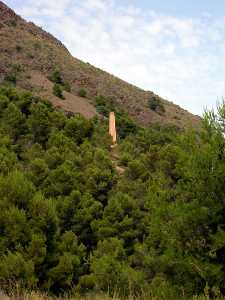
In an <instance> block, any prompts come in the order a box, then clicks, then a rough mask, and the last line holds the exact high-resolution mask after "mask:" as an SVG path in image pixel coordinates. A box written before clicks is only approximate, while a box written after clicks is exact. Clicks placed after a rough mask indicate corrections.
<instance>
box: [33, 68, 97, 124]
mask: <svg viewBox="0 0 225 300" xmlns="http://www.w3.org/2000/svg"><path fill="white" fill-rule="evenodd" d="M29 83H30V84H31V85H32V87H33V89H34V90H36V91H39V92H37V93H38V94H39V95H40V96H41V97H43V98H46V99H49V100H50V101H51V102H52V103H53V105H54V106H55V107H56V108H61V109H63V110H64V111H66V112H73V113H80V114H82V115H83V116H85V117H86V118H88V119H90V118H92V117H94V116H95V115H97V112H96V109H95V107H94V106H93V105H92V104H91V103H90V102H89V101H88V100H87V99H85V98H82V97H78V96H75V95H73V94H71V93H68V92H66V91H64V92H63V96H64V98H65V99H60V98H58V97H56V96H54V95H53V94H52V90H53V83H52V82H51V81H49V80H48V79H47V78H46V77H45V76H43V75H42V74H41V73H39V72H37V71H33V72H31V75H30V78H29Z"/></svg>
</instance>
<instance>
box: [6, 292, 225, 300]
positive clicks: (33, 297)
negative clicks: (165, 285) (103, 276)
mask: <svg viewBox="0 0 225 300" xmlns="http://www.w3.org/2000/svg"><path fill="white" fill-rule="evenodd" d="M169 299H172V298H167V296H164V295H162V297H160V298H158V297H153V296H149V295H143V296H140V297H138V298H137V297H135V296H132V295H130V296H128V298H126V300H169ZM209 299H210V297H209V295H208V294H205V295H202V296H194V297H191V298H189V297H188V296H185V295H184V296H183V297H182V300H209ZM214 299H215V300H222V299H224V298H223V297H218V298H214ZM0 300H123V299H122V298H120V297H118V296H117V295H116V294H115V295H113V296H111V297H110V296H108V295H105V294H96V295H89V296H88V295H87V296H81V295H76V296H72V297H70V296H64V297H60V298H52V297H51V296H48V295H47V294H41V293H36V292H31V293H23V294H20V293H14V294H13V295H11V296H7V295H6V294H4V293H3V292H1V290H0ZM174 300H176V299H174Z"/></svg>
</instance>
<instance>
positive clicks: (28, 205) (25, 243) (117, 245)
mask: <svg viewBox="0 0 225 300" xmlns="http://www.w3.org/2000/svg"><path fill="white" fill-rule="evenodd" d="M97 105H98V107H99V109H101V110H105V111H106V110H108V111H109V110H111V109H112V107H109V104H108V103H107V102H106V100H104V101H103V100H102V99H100V100H99V99H98V104H97ZM116 113H117V115H118V119H119V124H120V125H121V128H123V126H124V128H123V134H121V136H122V137H121V138H120V144H119V145H118V153H119V156H120V158H119V160H120V164H121V165H122V166H123V167H124V168H125V172H124V173H123V175H118V174H117V172H116V170H115V168H114V165H113V162H112V159H111V156H110V155H111V154H110V151H111V150H110V138H109V137H108V133H107V132H108V131H107V120H106V121H105V120H98V119H97V118H94V119H93V120H86V119H85V118H83V117H82V116H80V115H75V116H66V115H65V114H63V113H62V112H60V111H56V110H54V109H53V107H52V105H51V104H50V103H49V102H48V101H43V100H41V99H39V98H37V97H34V96H32V94H29V93H27V92H23V91H18V90H15V89H13V88H10V87H1V89H0V285H1V286H3V287H4V286H7V285H8V284H12V283H18V284H20V285H21V286H22V287H25V288H28V289H32V288H35V289H36V288H40V289H42V290H50V291H51V292H52V293H55V294H61V293H64V292H70V291H71V289H74V290H75V291H76V292H80V293H86V292H88V293H90V292H101V291H103V292H109V293H111V294H113V293H114V292H115V291H116V292H117V293H119V294H121V295H122V296H128V295H129V293H130V292H131V293H132V294H133V295H138V294H139V293H141V292H142V291H145V293H146V294H149V295H151V297H152V298H154V299H182V298H183V295H185V297H186V298H187V297H188V298H189V297H190V298H192V297H193V295H203V294H204V292H206V291H207V295H209V297H211V298H213V297H216V296H218V295H219V294H220V293H222V294H223V293H224V291H225V270H224V264H225V259H224V257H225V243H224V241H225V203H224V199H225V185H224V180H225V139H224V133H225V132H224V128H225V104H223V105H221V107H220V108H219V110H218V113H217V114H215V113H212V112H208V113H206V114H205V118H204V120H203V123H202V129H201V130H200V131H198V132H196V131H193V130H187V131H185V132H181V131H178V130H177V129H176V128H175V127H172V126H171V127H169V126H167V127H159V126H158V127H156V126H155V127H152V128H149V129H143V128H139V127H137V126H136V125H135V124H134V125H133V123H132V124H131V123H130V122H131V121H130V120H129V119H128V117H127V116H126V115H125V114H124V113H121V112H118V111H116ZM120 125H119V126H120Z"/></svg>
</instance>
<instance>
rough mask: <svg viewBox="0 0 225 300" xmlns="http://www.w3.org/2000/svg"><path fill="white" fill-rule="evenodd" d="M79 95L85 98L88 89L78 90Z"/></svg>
mask: <svg viewBox="0 0 225 300" xmlns="http://www.w3.org/2000/svg"><path fill="white" fill-rule="evenodd" d="M78 96H80V97H82V98H85V97H86V96H87V91H86V90H85V89H80V90H79V92H78Z"/></svg>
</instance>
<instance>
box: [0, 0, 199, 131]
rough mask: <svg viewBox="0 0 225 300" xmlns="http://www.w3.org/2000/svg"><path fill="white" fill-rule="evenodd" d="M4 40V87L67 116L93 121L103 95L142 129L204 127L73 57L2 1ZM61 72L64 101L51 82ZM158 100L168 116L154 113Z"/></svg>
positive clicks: (0, 33) (0, 64) (0, 34)
mask: <svg viewBox="0 0 225 300" xmlns="http://www.w3.org/2000/svg"><path fill="white" fill-rule="evenodd" d="M0 40H1V43H0V82H1V81H3V80H4V78H6V77H7V78H12V77H13V78H14V79H16V84H17V85H18V86H20V87H23V88H26V89H29V90H31V91H32V92H33V93H35V94H37V95H40V96H43V97H47V98H49V99H50V100H51V101H52V102H53V103H54V105H55V106H58V107H62V108H63V109H64V110H66V111H71V112H81V113H82V114H83V115H85V116H86V117H92V116H94V115H95V114H96V109H95V97H96V96H97V95H102V96H104V97H106V98H107V99H110V101H112V102H113V103H114V105H115V106H116V107H118V108H119V109H122V110H124V111H125V112H127V113H128V114H129V115H130V117H132V118H133V119H134V120H136V121H137V122H138V123H139V124H140V125H144V126H148V125H150V124H152V123H160V124H168V123H171V124H175V125H177V126H178V127H183V126H185V125H188V124H192V125H194V126H195V125H196V124H198V122H199V118H198V117H197V116H194V115H192V114H190V113H189V112H187V111H185V110H183V109H181V108H180V107H179V106H177V105H175V104H173V103H171V102H168V101H166V100H164V99H161V98H160V97H158V96H157V95H155V94H154V93H153V92H147V91H143V90H141V89H139V88H137V87H135V86H133V85H131V84H128V83H126V82H124V81H122V80H120V79H119V78H116V77H115V76H113V75H110V74H108V73H106V72H104V71H102V70H100V69H98V68H95V67H93V66H92V65H90V64H89V63H84V62H82V61H80V60H78V59H77V58H74V57H72V55H71V54H70V53H69V51H68V50H67V49H66V48H65V46H64V45H63V44H62V43H61V42H60V41H58V40H57V39H55V38H54V37H53V36H52V35H50V34H49V33H47V32H45V31H44V30H42V29H41V28H39V27H37V26H36V25H34V24H33V23H30V22H26V21H25V20H23V19H22V18H21V17H20V16H18V15H16V14H15V13H14V12H13V11H12V10H11V9H10V8H8V7H7V6H6V5H5V4H4V3H3V2H1V1H0ZM56 68H57V69H58V70H60V73H61V76H62V78H63V80H64V81H65V82H67V83H68V84H69V85H70V87H71V92H70V93H66V94H65V100H64V101H60V100H59V99H57V97H55V96H53V95H52V85H51V83H50V82H49V80H48V79H47V78H48V77H49V76H50V75H51V74H52V72H53V71H54V70H55V69H56ZM80 89H85V91H86V92H87V97H86V98H83V97H78V93H79V90H80ZM155 100H156V101H158V102H160V103H161V104H162V106H163V107H164V110H165V111H160V110H157V109H150V108H149V104H148V103H149V101H150V102H151V101H155Z"/></svg>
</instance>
